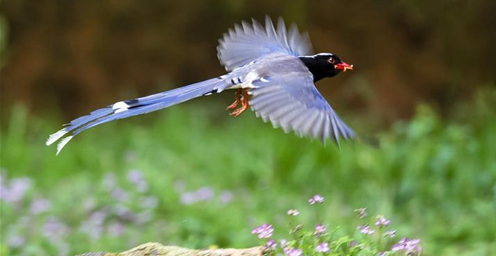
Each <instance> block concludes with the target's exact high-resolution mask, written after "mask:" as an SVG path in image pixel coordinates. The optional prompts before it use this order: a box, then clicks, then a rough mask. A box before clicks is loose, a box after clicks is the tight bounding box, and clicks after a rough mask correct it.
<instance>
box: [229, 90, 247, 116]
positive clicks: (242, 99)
mask: <svg viewBox="0 0 496 256" xmlns="http://www.w3.org/2000/svg"><path fill="white" fill-rule="evenodd" d="M239 103H241V107H239V108H237V109H236V110H234V111H233V112H231V114H230V115H231V116H234V117H237V116H239V115H241V113H243V112H244V111H245V110H247V109H248V106H249V104H248V91H246V90H245V91H244V93H242V89H238V91H236V101H235V102H234V103H233V104H231V105H229V106H228V107H227V109H228V110H232V109H234V108H236V107H237V106H238V104H239Z"/></svg>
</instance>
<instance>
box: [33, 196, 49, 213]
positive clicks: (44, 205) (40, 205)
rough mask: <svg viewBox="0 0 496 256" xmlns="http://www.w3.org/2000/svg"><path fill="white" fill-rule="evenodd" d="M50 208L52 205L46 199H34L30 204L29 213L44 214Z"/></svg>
mask: <svg viewBox="0 0 496 256" xmlns="http://www.w3.org/2000/svg"><path fill="white" fill-rule="evenodd" d="M50 207H52V204H51V203H50V201H48V200H46V199H36V200H34V201H33V202H32V203H31V206H30V207H29V211H30V212H31V213H32V214H40V213H42V212H46V211H48V210H49V209H50Z"/></svg>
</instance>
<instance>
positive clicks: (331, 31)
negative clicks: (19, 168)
mask: <svg viewBox="0 0 496 256" xmlns="http://www.w3.org/2000/svg"><path fill="white" fill-rule="evenodd" d="M0 6H1V10H2V12H1V14H0V15H2V16H3V17H4V19H5V20H6V25H7V41H6V42H7V43H6V51H5V55H6V56H5V61H6V62H5V65H3V66H2V70H1V74H2V75H1V80H2V81H1V83H0V86H1V91H2V94H1V96H0V97H1V104H2V108H3V109H5V108H10V106H12V105H13V104H14V103H15V102H19V101H20V102H23V104H25V105H26V106H29V109H30V110H32V111H36V112H38V113H45V112H50V111H51V110H52V109H54V108H57V109H62V110H63V112H64V114H65V115H66V117H67V118H69V117H71V118H72V117H74V116H76V115H80V114H82V113H85V112H88V111H91V110H92V109H94V108H95V106H103V105H107V104H109V103H112V102H115V101H118V100H120V99H123V98H133V97H135V96H138V95H140V96H142V95H147V94H150V93H154V92H157V91H161V90H165V89H170V88H172V87H174V86H179V85H185V84H188V83H191V82H195V81H199V80H204V79H207V78H210V77H213V76H217V75H221V74H222V73H223V68H222V67H221V66H220V65H219V64H218V61H217V58H216V49H215V47H216V45H217V40H218V39H219V38H221V37H222V34H223V33H225V32H226V31H227V29H228V28H230V27H232V26H233V24H234V23H238V22H240V21H241V20H242V19H244V20H249V19H251V18H252V17H253V18H256V19H257V20H259V21H262V20H263V18H264V15H266V14H268V15H270V16H271V17H273V18H276V17H278V16H282V17H284V18H285V19H286V21H287V22H288V23H290V22H296V23H297V24H298V26H299V27H300V28H301V29H303V30H308V31H309V33H310V36H311V39H312V42H313V44H314V48H315V49H316V50H317V51H330V52H334V53H337V54H338V55H340V56H341V57H342V58H343V59H344V60H346V61H347V62H350V63H352V64H354V65H355V67H356V70H355V72H353V74H352V75H348V74H346V75H342V76H339V77H337V78H336V79H332V80H327V81H323V82H321V83H320V84H321V86H320V87H319V89H321V90H322V91H323V92H324V94H326V95H327V97H328V98H329V99H330V100H332V102H336V104H337V105H338V106H343V107H342V108H346V109H351V110H353V111H356V112H362V113H367V114H375V116H376V117H377V120H379V122H383V121H384V120H394V119H396V118H398V117H409V116H411V115H412V114H413V113H414V109H415V107H416V105H417V104H418V102H428V103H430V104H431V106H433V107H434V108H435V109H436V110H437V111H439V113H441V114H442V115H446V114H447V113H449V111H450V110H451V109H452V107H453V105H454V104H456V102H457V101H459V100H466V99H467V98H470V95H472V93H473V92H474V90H475V89H476V88H477V86H478V85H482V84H494V82H495V81H496V79H495V74H496V58H495V57H496V50H495V47H494V45H496V33H494V24H496V1H491V0H473V1H458V0H439V1H397V0H360V1H327V0H312V1H304V0H291V1H284V0H275V1H263V0H255V1H247V0H236V1H233V0H215V1H211V0H186V1H170V0H169V1H167V0H161V1H131V0H122V1H103V2H102V1H95V0H93V1H65V0H39V1H35V2H33V1H25V0H15V1H1V2H0ZM2 59H4V58H2Z"/></svg>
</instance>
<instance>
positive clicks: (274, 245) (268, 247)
mask: <svg viewBox="0 0 496 256" xmlns="http://www.w3.org/2000/svg"><path fill="white" fill-rule="evenodd" d="M276 248H277V243H276V241H275V240H274V239H270V240H269V241H267V243H265V245H264V249H265V250H267V251H275V250H276Z"/></svg>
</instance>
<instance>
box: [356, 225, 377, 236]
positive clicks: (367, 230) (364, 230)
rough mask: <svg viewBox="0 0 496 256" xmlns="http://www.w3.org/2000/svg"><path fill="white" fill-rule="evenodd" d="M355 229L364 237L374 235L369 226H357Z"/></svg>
mask: <svg viewBox="0 0 496 256" xmlns="http://www.w3.org/2000/svg"><path fill="white" fill-rule="evenodd" d="M357 229H358V230H360V232H361V233H362V234H365V235H372V234H374V233H375V230H373V229H371V228H370V227H369V225H363V226H358V227H357Z"/></svg>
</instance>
